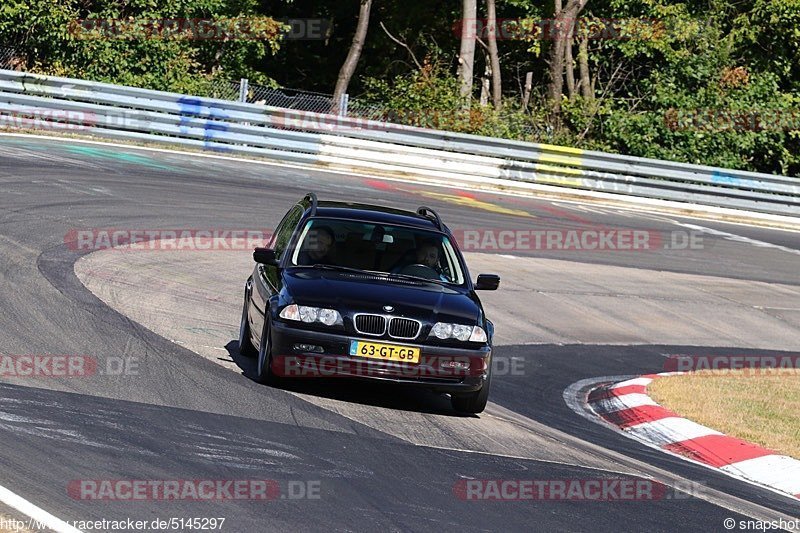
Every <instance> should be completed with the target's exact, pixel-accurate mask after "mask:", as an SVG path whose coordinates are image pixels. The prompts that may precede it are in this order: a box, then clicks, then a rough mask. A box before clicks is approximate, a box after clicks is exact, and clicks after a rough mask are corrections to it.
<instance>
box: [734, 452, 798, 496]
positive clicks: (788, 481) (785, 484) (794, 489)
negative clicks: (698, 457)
mask: <svg viewBox="0 0 800 533" xmlns="http://www.w3.org/2000/svg"><path fill="white" fill-rule="evenodd" d="M720 470H724V471H725V472H727V473H729V474H733V475H735V476H741V477H744V478H746V479H749V480H751V481H755V482H757V483H761V484H764V485H769V486H770V487H772V488H775V489H778V490H780V491H783V492H787V493H789V494H800V461H798V460H797V459H794V458H792V457H786V456H785V455H765V456H763V457H756V458H755V459H748V460H746V461H739V462H738V463H733V464H730V465H726V466H723V467H721V468H720Z"/></svg>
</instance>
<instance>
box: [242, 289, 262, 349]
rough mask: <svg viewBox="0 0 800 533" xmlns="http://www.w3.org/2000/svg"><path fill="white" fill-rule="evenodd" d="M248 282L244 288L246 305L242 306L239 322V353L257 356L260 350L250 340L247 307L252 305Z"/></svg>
mask: <svg viewBox="0 0 800 533" xmlns="http://www.w3.org/2000/svg"><path fill="white" fill-rule="evenodd" d="M249 286H250V283H249V282H248V284H247V285H245V288H244V306H243V308H242V321H241V323H240V324H239V353H240V354H242V355H243V356H245V357H255V356H256V354H258V351H257V350H256V349H255V347H254V346H253V342H252V341H251V340H250V319H249V317H248V316H247V308H248V307H249V306H250V291H249V290H248V289H249Z"/></svg>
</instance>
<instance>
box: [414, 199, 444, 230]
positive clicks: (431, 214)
mask: <svg viewBox="0 0 800 533" xmlns="http://www.w3.org/2000/svg"><path fill="white" fill-rule="evenodd" d="M417 214H418V215H421V216H423V217H425V218H427V219H430V220H433V221H434V222H435V223H436V227H438V228H439V229H440V230H441V231H444V225H443V224H442V219H441V218H439V214H438V213H437V212H436V211H434V210H433V209H431V208H430V207H425V206H424V205H423V206H422V207H420V208H419V209H417Z"/></svg>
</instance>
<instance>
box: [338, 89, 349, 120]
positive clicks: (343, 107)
mask: <svg viewBox="0 0 800 533" xmlns="http://www.w3.org/2000/svg"><path fill="white" fill-rule="evenodd" d="M349 103H350V95H349V94H347V93H344V94H343V95H342V98H341V100H339V116H340V117H346V116H347V104H349Z"/></svg>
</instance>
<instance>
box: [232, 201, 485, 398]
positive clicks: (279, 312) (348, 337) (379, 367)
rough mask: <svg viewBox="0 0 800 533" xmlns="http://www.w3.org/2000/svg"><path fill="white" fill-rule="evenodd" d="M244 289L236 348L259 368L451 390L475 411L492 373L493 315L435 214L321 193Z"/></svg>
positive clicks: (267, 378)
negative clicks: (485, 308)
mask: <svg viewBox="0 0 800 533" xmlns="http://www.w3.org/2000/svg"><path fill="white" fill-rule="evenodd" d="M253 258H254V259H255V262H256V266H255V268H254V270H253V273H252V275H251V276H250V278H249V279H248V280H247V282H246V284H245V290H244V308H243V311H242V319H241V327H240V330H239V350H240V352H241V353H242V354H245V355H247V356H251V357H258V363H257V370H256V373H257V375H256V379H257V380H258V381H260V382H262V383H273V382H275V381H276V380H278V379H284V378H304V377H305V378H308V377H323V378H324V377H350V378H363V379H370V380H378V381H385V382H395V383H403V384H409V385H414V386H421V387H425V388H429V389H432V390H434V391H438V392H443V393H449V394H450V396H451V399H452V405H453V408H454V409H455V410H456V411H459V412H463V413H480V412H482V411H483V410H484V408H485V407H486V402H487V400H488V397H489V387H490V384H491V377H492V376H491V368H492V364H491V363H492V361H491V359H492V334H493V332H494V325H493V324H492V322H490V321H489V320H488V319H487V318H486V316H485V315H484V311H483V306H482V305H481V302H480V299H479V298H478V296H477V294H476V293H475V291H476V290H496V289H497V288H498V286H499V284H500V278H499V277H498V276H496V275H491V274H483V275H480V276H478V278H477V281H476V282H475V283H473V282H472V279H471V278H470V275H469V272H468V270H467V266H466V264H465V262H464V258H463V256H462V255H461V252H460V251H459V249H458V246H457V244H456V240H455V239H454V238H453V235H452V233H451V232H450V230H449V229H448V228H447V226H446V225H445V224H444V223H442V220H441V219H440V218H439V215H438V214H436V213H435V212H434V211H433V210H432V209H429V208H427V207H420V208H419V209H418V210H417V211H416V212H411V211H401V210H397V209H390V208H386V207H377V206H370V205H361V204H351V203H340V202H324V201H318V200H317V197H316V195H314V194H313V193H311V194H308V195H307V196H306V197H305V198H303V199H302V200H301V201H300V202H298V203H297V204H296V205H295V206H294V207H292V209H291V210H289V212H288V213H287V214H286V216H285V217H284V218H283V220H282V221H281V223H280V225H279V226H278V228H277V230H276V231H275V233H274V235H273V237H272V240H271V242H270V244H269V246H268V247H267V248H257V249H256V250H255V252H254V253H253Z"/></svg>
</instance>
